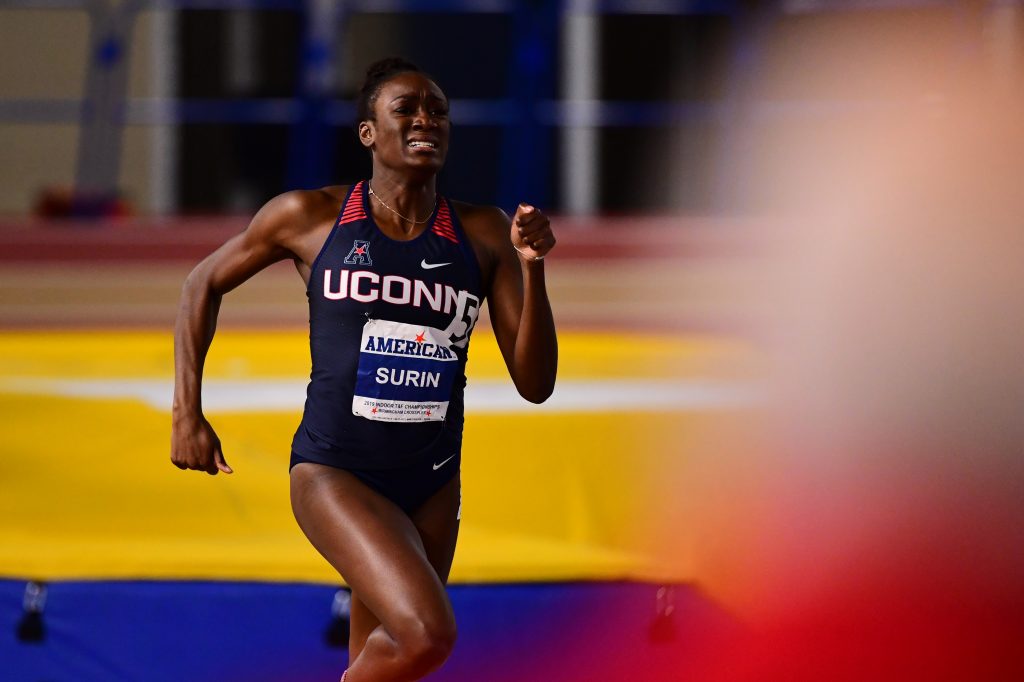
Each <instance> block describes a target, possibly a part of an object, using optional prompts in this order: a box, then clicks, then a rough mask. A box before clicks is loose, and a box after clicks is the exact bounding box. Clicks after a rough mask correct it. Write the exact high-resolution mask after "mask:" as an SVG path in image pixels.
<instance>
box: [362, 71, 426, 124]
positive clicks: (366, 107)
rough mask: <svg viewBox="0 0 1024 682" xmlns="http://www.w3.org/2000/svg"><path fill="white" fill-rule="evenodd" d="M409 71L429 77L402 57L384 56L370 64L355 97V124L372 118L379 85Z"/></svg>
mask: <svg viewBox="0 0 1024 682" xmlns="http://www.w3.org/2000/svg"><path fill="white" fill-rule="evenodd" d="M410 71H411V72H414V73H422V74H423V75H424V76H426V77H427V78H430V76H429V75H428V74H427V73H426V72H425V71H423V70H422V69H421V68H420V67H418V66H416V65H415V64H413V63H412V62H410V61H409V60H408V59H403V58H402V57H386V58H384V59H379V60H377V61H375V62H374V63H373V64H370V68H368V69H367V70H366V79H365V80H363V85H362V87H361V88H359V96H358V98H357V99H356V124H357V125H358V124H359V123H361V122H362V121H367V120H370V121H372V120H374V118H373V104H374V102H376V101H377V95H378V94H379V93H380V88H381V86H382V85H384V83H386V82H387V81H389V80H391V79H392V78H394V77H395V76H397V75H398V74H400V73H408V72H410Z"/></svg>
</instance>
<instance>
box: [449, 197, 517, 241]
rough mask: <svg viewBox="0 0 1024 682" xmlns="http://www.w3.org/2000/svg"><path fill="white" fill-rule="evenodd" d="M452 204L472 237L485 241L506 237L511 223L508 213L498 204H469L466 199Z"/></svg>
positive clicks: (467, 232)
mask: <svg viewBox="0 0 1024 682" xmlns="http://www.w3.org/2000/svg"><path fill="white" fill-rule="evenodd" d="M451 204H452V208H453V209H454V210H455V213H456V214H457V215H458V216H459V220H460V221H461V222H462V227H463V228H464V229H465V230H466V234H468V235H469V236H470V238H473V239H480V240H483V241H489V240H491V239H494V238H495V237H499V236H500V237H503V238H504V235H505V233H506V232H507V231H508V228H509V225H510V224H511V221H510V219H509V217H508V215H507V214H506V213H505V212H504V211H502V210H501V209H500V208H498V207H497V206H487V205H483V204H469V203H466V202H464V201H452V202H451Z"/></svg>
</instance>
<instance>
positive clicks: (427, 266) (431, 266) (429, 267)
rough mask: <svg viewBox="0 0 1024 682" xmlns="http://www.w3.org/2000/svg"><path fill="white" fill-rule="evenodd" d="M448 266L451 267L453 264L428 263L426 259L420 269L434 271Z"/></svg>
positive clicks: (422, 261) (421, 263)
mask: <svg viewBox="0 0 1024 682" xmlns="http://www.w3.org/2000/svg"><path fill="white" fill-rule="evenodd" d="M446 265H451V263H428V262H427V259H426V258H424V259H423V260H421V261H420V267H421V268H423V269H424V270H433V269H434V268H443V267H444V266H446Z"/></svg>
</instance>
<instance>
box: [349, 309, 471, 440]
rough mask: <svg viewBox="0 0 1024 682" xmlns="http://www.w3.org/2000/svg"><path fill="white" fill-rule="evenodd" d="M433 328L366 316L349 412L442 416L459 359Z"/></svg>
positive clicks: (394, 418) (386, 417)
mask: <svg viewBox="0 0 1024 682" xmlns="http://www.w3.org/2000/svg"><path fill="white" fill-rule="evenodd" d="M448 339H449V335H448V334H446V333H445V332H443V331H441V330H440V329H435V328H433V327H420V326H416V325H411V324H405V323H404V322H390V321H388V320H370V321H369V322H367V323H366V324H365V325H364V326H363V338H362V342H361V344H362V345H361V346H360V351H359V369H358V371H357V374H356V390H355V396H354V397H353V398H352V413H353V414H356V415H358V416H360V417H366V418H367V419H372V420H374V421H383V422H428V421H441V420H443V419H444V418H445V414H446V413H447V412H448V400H449V399H450V398H451V395H452V384H453V382H454V381H455V376H456V374H458V371H459V359H458V357H457V356H456V355H455V352H454V351H453V350H452V346H451V344H450V343H449V340H448Z"/></svg>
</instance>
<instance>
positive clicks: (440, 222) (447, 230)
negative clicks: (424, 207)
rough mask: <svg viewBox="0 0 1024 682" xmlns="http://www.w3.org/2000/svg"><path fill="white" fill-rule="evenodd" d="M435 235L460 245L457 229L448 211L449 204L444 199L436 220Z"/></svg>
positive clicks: (438, 209)
mask: <svg viewBox="0 0 1024 682" xmlns="http://www.w3.org/2000/svg"><path fill="white" fill-rule="evenodd" d="M434 234H436V235H437V236H439V237H444V238H445V239H447V240H448V241H450V242H454V243H455V244H458V243H459V237H458V235H456V234H455V227H454V226H453V225H452V214H451V212H450V211H449V210H448V202H447V201H445V200H444V199H441V205H440V206H438V207H437V217H436V218H434Z"/></svg>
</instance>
